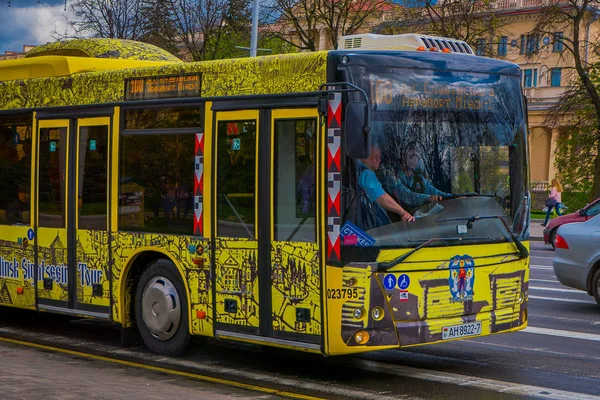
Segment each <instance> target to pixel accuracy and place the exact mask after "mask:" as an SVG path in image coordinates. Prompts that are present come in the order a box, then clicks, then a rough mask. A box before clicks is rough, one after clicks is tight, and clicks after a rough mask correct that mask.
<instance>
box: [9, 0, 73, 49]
mask: <svg viewBox="0 0 600 400" xmlns="http://www.w3.org/2000/svg"><path fill="white" fill-rule="evenodd" d="M13 4H14V3H13ZM69 15H71V14H70V11H64V4H57V5H48V4H44V5H33V6H30V7H15V6H14V5H13V7H10V8H9V7H5V6H4V5H2V6H0V52H3V50H21V49H22V46H23V45H24V44H28V45H39V44H44V43H46V42H51V41H54V38H53V35H52V34H53V32H55V31H56V32H60V33H64V32H65V31H67V32H72V29H71V28H70V26H69V23H68V22H67V20H66V19H65V16H69Z"/></svg>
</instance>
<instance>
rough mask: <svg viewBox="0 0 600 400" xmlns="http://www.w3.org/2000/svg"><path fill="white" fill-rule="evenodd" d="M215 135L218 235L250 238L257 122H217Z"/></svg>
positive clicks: (252, 220)
mask: <svg viewBox="0 0 600 400" xmlns="http://www.w3.org/2000/svg"><path fill="white" fill-rule="evenodd" d="M217 134H218V139H217V167H218V169H217V171H218V172H217V221H218V225H217V235H218V236H226V237H232V238H250V239H253V238H254V237H253V235H254V234H253V232H254V221H255V218H256V204H255V199H256V164H255V163H256V121H219V124H218V130H217Z"/></svg>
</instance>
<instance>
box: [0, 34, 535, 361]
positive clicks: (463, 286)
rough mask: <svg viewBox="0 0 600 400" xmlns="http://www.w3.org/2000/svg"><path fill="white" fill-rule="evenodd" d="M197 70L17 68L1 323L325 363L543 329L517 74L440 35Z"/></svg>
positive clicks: (52, 49) (92, 62)
mask: <svg viewBox="0 0 600 400" xmlns="http://www.w3.org/2000/svg"><path fill="white" fill-rule="evenodd" d="M340 48H341V49H340V50H337V51H323V52H312V53H298V54H288V55H277V56H268V57H258V58H245V59H230V60H220V61H208V62H197V63H184V62H181V61H180V60H179V59H177V58H176V57H174V56H172V55H171V54H168V53H166V52H165V51H163V50H162V49H159V48H156V47H154V46H150V45H147V44H144V43H137V42H131V41H120V40H110V39H85V40H72V41H66V42H58V43H50V44H46V45H42V46H39V47H36V48H35V49H33V50H32V51H31V52H29V53H28V54H27V55H26V57H25V58H24V59H19V60H10V61H1V62H0V152H1V153H2V154H1V155H0V304H2V305H3V306H9V307H17V308H22V309H29V310H37V311H40V312H52V313H61V314H69V315H74V316H80V317H89V318H96V319H103V320H108V321H111V322H113V323H114V324H115V325H117V326H119V327H120V328H121V329H122V332H123V334H128V333H130V332H131V330H132V329H134V327H136V326H137V329H138V331H139V334H140V336H141V338H142V339H143V341H144V342H145V344H146V345H147V346H148V347H149V348H150V349H151V350H153V351H155V352H157V353H161V354H177V353H179V352H181V351H182V350H183V349H184V348H185V346H186V344H187V342H188V340H189V338H190V336H191V335H200V336H205V337H213V338H216V339H228V340H234V341H242V342H249V343H255V344H261V345H268V346H276V347H282V348H289V349H296V350H301V351H306V352H313V353H321V354H323V355H341V354H349V353H358V352H365V351H371V350H382V349H397V348H403V347H407V346H413V345H422V344H429V343H438V342H443V341H450V340H455V339H459V338H463V337H476V336H481V335H489V334H494V333H501V332H510V331H515V330H519V329H523V328H524V327H525V326H526V324H527V290H528V274H529V273H528V263H529V253H528V247H529V244H528V237H529V204H530V200H529V188H528V181H529V180H528V155H527V154H528V150H527V130H526V114H525V110H524V103H523V98H522V96H521V92H520V71H519V69H518V67H517V66H516V65H514V64H511V63H507V62H502V61H498V60H492V59H488V58H482V57H477V56H475V55H473V52H472V50H471V49H470V48H469V47H468V45H467V44H466V43H464V42H460V41H456V40H450V39H444V38H437V37H429V36H422V35H401V36H396V37H381V36H374V35H365V36H351V37H346V38H342V41H341V47H340Z"/></svg>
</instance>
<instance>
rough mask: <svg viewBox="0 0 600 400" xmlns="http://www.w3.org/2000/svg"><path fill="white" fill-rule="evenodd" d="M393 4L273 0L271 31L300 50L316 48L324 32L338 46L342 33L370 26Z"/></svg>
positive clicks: (385, 1)
mask: <svg viewBox="0 0 600 400" xmlns="http://www.w3.org/2000/svg"><path fill="white" fill-rule="evenodd" d="M392 7H393V5H392V2H391V1H388V0H273V3H272V4H271V6H268V7H267V9H268V13H267V20H268V24H267V25H268V26H269V30H268V31H269V34H271V35H273V36H276V37H278V38H280V39H282V40H284V41H286V42H287V43H290V44H292V45H294V46H296V47H297V48H299V49H301V50H311V51H314V50H316V49H317V48H318V47H319V40H320V39H321V35H323V34H324V35H326V38H327V42H329V43H331V44H332V45H333V47H334V48H337V42H338V39H339V38H340V36H343V35H351V34H354V33H357V32H359V31H361V30H364V29H369V28H371V27H372V25H374V22H375V21H378V19H379V17H380V16H381V13H382V12H383V11H385V10H388V9H390V8H392Z"/></svg>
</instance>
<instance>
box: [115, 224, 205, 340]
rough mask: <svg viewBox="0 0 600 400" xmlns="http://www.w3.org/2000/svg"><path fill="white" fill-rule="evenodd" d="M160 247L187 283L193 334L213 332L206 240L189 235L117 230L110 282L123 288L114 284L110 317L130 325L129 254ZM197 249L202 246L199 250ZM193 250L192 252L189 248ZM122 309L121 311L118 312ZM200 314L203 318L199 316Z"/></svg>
mask: <svg viewBox="0 0 600 400" xmlns="http://www.w3.org/2000/svg"><path fill="white" fill-rule="evenodd" d="M144 248H145V249H148V248H152V249H160V250H159V251H161V252H164V254H168V255H169V257H168V258H170V259H171V260H172V261H173V262H174V263H175V265H176V266H178V267H179V268H180V269H181V270H182V271H183V273H184V276H183V277H182V278H183V280H184V282H187V283H188V285H189V294H190V298H189V305H190V313H191V317H192V318H191V328H192V332H193V333H195V334H198V333H202V334H205V335H207V334H208V335H212V330H213V319H212V315H213V311H212V308H213V307H212V289H211V275H210V262H209V261H208V260H210V250H209V246H208V242H207V241H206V240H205V239H196V238H193V237H191V236H175V235H162V234H142V233H129V232H119V233H117V234H116V235H115V236H114V240H113V241H112V242H111V251H112V254H113V262H114V265H113V269H112V273H113V279H114V280H113V282H121V284H122V285H126V287H125V288H123V287H119V285H117V284H113V287H112V296H113V310H112V311H113V319H114V320H115V321H119V322H121V323H123V324H125V325H126V326H129V325H130V324H131V321H132V316H131V310H132V308H131V304H132V303H131V301H132V298H131V296H132V295H133V293H132V292H131V289H132V288H131V287H129V284H130V283H131V278H132V275H131V270H128V271H127V272H126V274H128V276H127V280H124V279H123V278H124V277H123V269H124V268H125V265H126V264H128V263H130V262H132V261H133V260H132V257H134V255H135V254H136V253H137V252H138V251H139V249H144ZM199 249H201V250H200V251H199ZM192 250H194V251H192ZM199 257H201V258H202V261H203V262H202V263H201V264H202V265H196V264H194V261H193V259H196V258H199ZM122 289H125V294H126V296H125V301H124V304H118V301H117V300H118V299H119V298H120V295H119V291H120V290H122ZM121 309H122V310H124V314H123V313H122V312H121ZM199 314H200V315H203V316H204V318H199Z"/></svg>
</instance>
